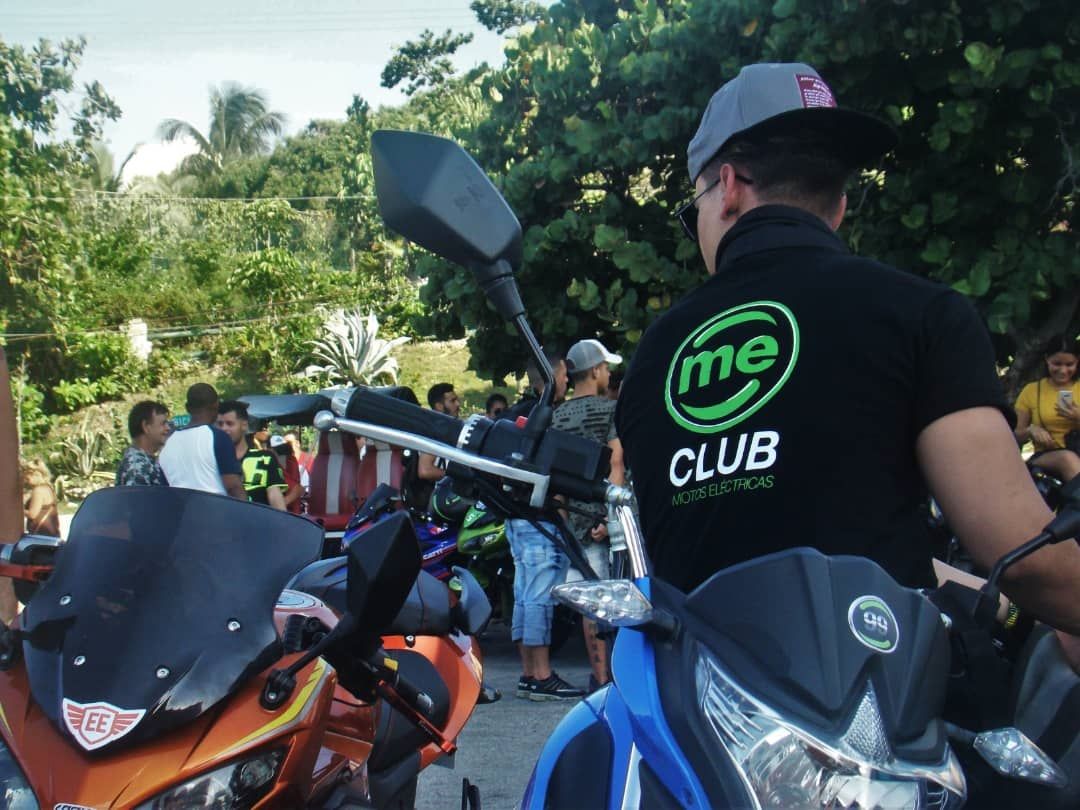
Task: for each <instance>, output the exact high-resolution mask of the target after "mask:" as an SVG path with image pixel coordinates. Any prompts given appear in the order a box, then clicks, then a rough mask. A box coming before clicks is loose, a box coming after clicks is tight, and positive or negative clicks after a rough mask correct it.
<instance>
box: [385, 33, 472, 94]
mask: <svg viewBox="0 0 1080 810" xmlns="http://www.w3.org/2000/svg"><path fill="white" fill-rule="evenodd" d="M472 39H473V35H472V34H455V33H454V32H453V31H451V30H450V29H449V28H448V29H446V32H445V33H443V34H440V35H439V36H437V37H436V36H435V33H434V32H433V31H432V30H431V29H430V28H425V29H424V32H423V33H422V34H421V35H420V39H419V40H412V41H409V42H406V43H405V44H404V45H402V46H401V47H399V48H398V49H397V51H396V52H395V53H394V55H393V56H392V57H391V58H390V61H389V62H387V63H386V67H385V68H383V72H382V86H383V87H390V88H393V87H397V86H398V85H399V84H401V83H402V82H407V84H406V86H405V94H406V95H409V96H411V95H412V94H413V93H415V92H416V91H417V90H419V89H421V88H422V87H436V86H438V85H440V84H442V83H443V82H445V81H446V80H447V78H449V77H450V76H451V75H453V73H454V65H453V64H452V63H451V62H450V58H449V57H451V56H452V55H453V54H454V53H455V52H456V51H457V49H458V48H460V47H461V46H462V45H467V44H468V43H470V42H472Z"/></svg>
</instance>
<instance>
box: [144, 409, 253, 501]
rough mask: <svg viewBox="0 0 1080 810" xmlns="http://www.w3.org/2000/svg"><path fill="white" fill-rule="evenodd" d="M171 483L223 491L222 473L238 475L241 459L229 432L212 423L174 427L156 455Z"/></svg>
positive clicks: (184, 486) (204, 489)
mask: <svg viewBox="0 0 1080 810" xmlns="http://www.w3.org/2000/svg"><path fill="white" fill-rule="evenodd" d="M158 464H159V465H161V469H162V471H163V472H164V473H165V477H166V478H167V479H168V480H169V486H171V487H183V488H184V489H198V490H201V491H203V492H214V493H217V494H218V495H224V494H226V493H225V486H224V485H223V484H222V483H221V476H222V475H230V474H231V475H240V474H241V471H240V462H239V461H238V460H237V458H236V451H235V450H234V449H233V443H232V441H231V440H230V439H229V436H228V434H226V433H225V432H224V431H222V430H218V429H217V428H216V427H213V426H212V425H195V426H194V427H187V428H183V429H181V430H178V431H176V432H175V433H174V434H172V435H171V436H170V437H169V440H168V441H167V442H165V447H164V448H162V450H161V455H159V456H158Z"/></svg>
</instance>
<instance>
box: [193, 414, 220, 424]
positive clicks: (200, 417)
mask: <svg viewBox="0 0 1080 810" xmlns="http://www.w3.org/2000/svg"><path fill="white" fill-rule="evenodd" d="M215 421H217V414H216V413H214V414H210V413H193V414H191V425H192V426H195V425H212V424H214V422H215Z"/></svg>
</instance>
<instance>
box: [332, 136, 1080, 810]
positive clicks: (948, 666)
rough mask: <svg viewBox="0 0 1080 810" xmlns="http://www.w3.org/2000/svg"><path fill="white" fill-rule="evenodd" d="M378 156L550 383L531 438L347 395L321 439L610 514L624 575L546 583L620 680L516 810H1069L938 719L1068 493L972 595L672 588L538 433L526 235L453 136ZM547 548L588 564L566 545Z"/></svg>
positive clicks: (380, 151) (619, 508)
mask: <svg viewBox="0 0 1080 810" xmlns="http://www.w3.org/2000/svg"><path fill="white" fill-rule="evenodd" d="M371 153H372V160H373V167H374V174H375V184H376V191H377V195H378V199H379V206H380V210H381V213H382V215H383V218H384V219H385V221H386V223H387V225H388V226H389V227H390V228H391V229H393V230H395V231H397V232H398V233H400V234H402V235H403V236H405V237H406V238H408V239H409V240H410V241H412V242H414V243H417V244H419V245H421V246H423V247H426V248H428V249H429V250H431V251H433V252H435V253H437V254H439V255H440V256H442V257H444V258H447V259H449V260H451V261H454V262H457V263H459V264H462V265H464V266H466V267H469V268H470V269H471V270H472V271H473V272H474V274H475V276H476V278H477V281H478V284H479V286H480V287H481V288H482V289H483V290H484V291H485V293H486V294H487V295H488V297H489V299H490V301H491V303H492V305H493V306H494V308H495V309H496V310H497V311H499V312H500V314H502V315H503V317H504V318H506V319H507V320H509V321H511V322H513V324H514V325H515V327H516V328H517V330H518V332H519V333H520V335H521V336H522V338H523V339H524V341H525V342H526V343H527V345H528V346H529V348H530V351H531V354H532V356H533V358H534V359H535V360H536V362H537V364H538V367H539V368H540V370H541V373H542V374H543V375H544V378H545V380H546V382H547V385H546V386H545V390H544V396H542V397H541V399H540V401H539V402H538V403H537V405H536V406H535V407H534V408H533V410H532V413H531V414H530V416H529V418H528V420H527V421H523V422H510V421H509V420H503V421H498V422H491V421H490V420H488V419H486V418H484V417H479V416H478V417H472V418H470V419H469V420H467V421H466V422H465V423H464V424H463V423H461V422H459V421H458V420H455V419H452V418H450V417H448V416H446V415H445V414H441V413H437V412H435V411H429V410H422V409H420V408H417V407H415V406H412V405H408V404H406V403H403V402H400V401H397V400H393V399H390V398H388V397H385V396H380V395H379V394H377V393H375V392H373V391H370V390H365V389H358V390H355V391H342V392H340V393H339V394H336V395H335V396H334V398H333V403H332V410H333V412H332V413H331V412H324V413H321V414H319V415H318V416H317V417H316V425H317V426H318V427H320V428H321V429H329V428H337V429H339V430H343V431H346V432H350V433H355V434H357V435H362V436H368V437H371V438H373V439H375V440H378V441H383V442H387V443H390V444H394V445H397V446H402V447H408V448H410V449H413V450H415V451H417V452H424V453H430V454H432V455H436V456H439V457H442V458H443V459H446V460H447V461H448V463H449V466H448V467H447V472H448V475H449V476H450V477H452V478H454V479H455V481H456V483H457V484H459V485H460V487H461V491H466V490H470V489H471V491H470V497H478V498H481V499H482V500H483V501H484V502H485V503H486V504H488V505H489V506H494V507H496V508H497V509H498V510H499V511H500V512H501V513H503V514H508V515H515V516H517V517H521V518H523V519H527V520H534V521H539V520H552V519H553V518H554V517H555V516H556V515H557V514H558V509H559V508H560V507H561V506H562V505H563V504H564V501H563V500H560V498H566V497H568V498H575V499H578V500H584V501H593V502H597V503H605V504H607V506H608V507H609V514H613V515H614V518H615V522H616V523H617V526H618V528H619V529H620V530H621V534H622V536H623V542H624V544H625V552H621V553H624V554H625V557H626V560H625V562H626V563H627V566H628V569H629V577H628V578H626V579H614V580H595V579H593V580H585V581H581V582H575V583H569V584H565V585H561V586H558V587H557V588H555V589H554V593H555V595H556V597H557V598H558V599H559V600H560V601H561V602H562V603H563V604H565V605H567V606H570V607H571V608H573V609H574V610H576V611H577V612H579V613H581V614H583V615H585V616H588V617H589V618H591V619H593V620H595V621H597V622H601V623H606V624H608V625H611V626H614V627H616V628H619V630H618V636H617V639H616V642H615V646H614V651H613V656H612V670H613V674H614V683H613V684H612V685H609V686H607V687H605V688H603V689H601V690H599V691H598V692H596V693H594V694H593V695H591V696H590V697H589V698H587V699H586V700H584V701H582V703H581V704H579V705H578V706H576V707H575V708H574V709H573V710H571V711H570V712H569V713H568V714H567V715H566V716H565V718H564V719H563V721H562V722H561V723H560V724H559V726H558V727H557V728H556V730H555V732H554V733H553V734H552V735H551V737H550V738H549V740H548V742H547V744H546V745H545V746H544V748H543V750H542V751H541V753H540V757H539V759H538V761H537V763H536V766H535V769H534V771H533V775H532V778H531V779H530V782H529V785H528V787H527V790H526V794H525V796H524V798H523V800H522V807H524V808H527V809H528V810H532V808H537V810H539V808H556V809H557V808H564V807H570V808H578V807H581V808H631V807H633V808H638V807H660V808H669V807H682V808H701V809H702V810H705V808H726V807H738V808H747V807H748V808H757V809H758V810H760V809H761V808H769V807H800V808H805V807H811V808H867V809H869V808H890V809H891V808H895V810H900V809H901V808H905V809H910V810H925V809H928V808H935V809H938V810H944V809H946V808H958V807H960V806H961V805H963V804H964V802H965V801H966V800H967V798H968V795H969V787H970V786H971V785H973V784H974V785H976V786H977V787H978V789H979V790H978V793H977V794H976V795H978V797H979V799H980V800H984V799H986V798H988V797H989V798H990V799H991V800H993V799H994V798H1005V797H1006V795H1007V794H1008V791H1009V789H1010V788H1009V785H1013V786H1015V785H1019V786H1021V787H1022V788H1025V789H1027V790H1030V791H1032V792H1031V793H1028V794H1025V796H1026V797H1027V798H1026V800H1023V799H1022V800H1021V804H1020V805H1019V806H1031V807H1034V806H1040V807H1047V806H1055V807H1075V806H1077V805H1076V795H1075V792H1074V791H1073V792H1070V791H1069V790H1067V789H1066V785H1067V784H1068V779H1067V778H1066V776H1065V773H1064V772H1063V771H1062V769H1061V768H1060V767H1059V765H1058V764H1057V763H1056V762H1055V761H1054V759H1053V758H1051V757H1050V756H1047V754H1046V753H1045V752H1044V751H1043V750H1041V749H1040V746H1039V745H1037V744H1035V743H1034V742H1032V740H1031V739H1029V737H1028V736H1026V735H1025V734H1024V733H1023V732H1022V731H1021V730H1020V729H1018V728H1015V727H1011V726H1005V727H992V726H986V727H977V728H976V730H975V731H968V730H967V729H966V728H965V727H962V726H961V725H958V724H957V723H956V722H951V721H949V720H948V719H947V717H948V715H947V714H946V711H947V708H948V707H947V705H946V698H947V696H949V695H950V684H951V683H953V682H954V681H955V680H956V678H958V677H959V678H961V680H960V681H959V683H961V684H963V683H967V681H964V680H962V678H963V677H967V676H969V675H970V674H971V673H970V672H969V670H971V669H972V668H973V667H972V666H965V664H968V665H970V664H971V663H972V662H973V661H974V659H971V661H967V662H965V660H964V659H963V657H962V656H963V650H962V649H961V655H960V659H959V662H958V649H960V648H962V647H963V642H966V641H970V640H972V639H973V638H974V635H972V634H973V633H975V634H976V635H977V632H976V631H978V630H979V629H980V627H981V626H982V625H983V624H984V623H985V622H986V621H987V617H988V616H989V617H990V620H991V621H992V617H993V613H994V612H995V610H996V606H997V603H998V593H997V588H996V585H997V582H998V580H999V579H1000V577H1001V573H1002V572H1003V571H1004V570H1005V569H1006V568H1007V567H1008V566H1009V565H1011V564H1012V563H1014V562H1016V561H1017V560H1019V559H1020V558H1022V557H1024V556H1026V555H1027V554H1030V553H1032V552H1034V551H1036V550H1037V549H1038V548H1040V547H1042V546H1043V545H1046V544H1048V543H1054V542H1061V541H1063V540H1065V539H1067V538H1069V537H1073V536H1075V535H1076V534H1077V533H1080V481H1078V482H1077V486H1076V487H1075V490H1077V491H1074V492H1072V493H1071V494H1068V493H1067V497H1068V498H1072V499H1074V500H1075V502H1076V508H1073V509H1065V510H1063V511H1062V512H1061V513H1060V514H1059V515H1058V517H1057V518H1056V519H1055V521H1054V522H1052V523H1051V524H1050V525H1048V526H1047V528H1046V529H1045V530H1044V532H1043V533H1042V534H1040V535H1039V537H1037V538H1035V539H1033V540H1032V541H1030V542H1029V543H1028V544H1026V545H1025V546H1022V547H1020V548H1019V549H1017V550H1016V551H1014V552H1012V553H1010V554H1009V555H1007V556H1006V557H1005V558H1003V559H1002V560H1001V561H1000V562H999V563H998V565H997V566H996V567H995V569H994V571H993V572H992V573H991V576H990V578H989V580H988V581H987V584H986V585H985V586H984V587H983V588H982V589H981V590H979V591H976V590H970V589H965V588H959V587H958V588H952V589H949V588H947V587H944V586H943V587H942V588H941V589H939V592H936V593H935V594H930V595H928V594H924V593H921V592H918V591H915V590H912V589H908V588H904V587H902V586H900V585H899V584H897V583H896V582H895V581H894V580H893V579H892V578H891V577H890V576H889V575H888V574H887V573H886V572H885V571H884V570H883V569H881V568H880V567H879V566H877V565H876V564H875V563H873V562H871V561H869V560H866V559H863V558H857V557H844V556H838V557H827V556H825V555H822V554H820V553H819V552H817V551H814V550H812V549H806V548H796V549H791V550H787V551H784V552H780V553H777V554H772V555H768V556H764V557H761V558H758V559H754V560H751V561H748V562H745V563H742V564H740V565H736V566H732V567H730V568H727V569H725V570H723V571H720V572H718V573H716V574H715V575H713V576H712V577H711V578H710V579H709V580H707V581H706V582H705V583H704V584H702V585H701V586H700V587H698V588H697V589H695V590H694V591H693V592H691V593H690V594H684V593H682V592H680V591H678V590H677V589H675V588H673V587H671V586H669V585H667V584H666V583H664V582H663V581H662V580H659V579H657V578H655V577H653V576H652V575H651V573H650V568H649V561H648V558H647V555H646V553H645V545H644V542H643V538H642V537H641V533H640V529H639V527H638V524H637V521H636V518H635V516H634V514H633V511H632V502H633V496H632V493H631V492H630V491H629V490H627V489H624V488H622V487H617V486H613V485H610V484H609V483H608V482H607V481H606V480H605V476H606V474H607V471H608V469H609V451H608V450H607V448H606V447H603V446H601V445H599V444H596V443H594V442H590V441H588V440H586V439H582V438H579V437H576V436H572V435H569V434H565V433H562V432H560V431H557V430H552V429H550V424H551V404H552V403H551V392H552V390H553V387H554V386H553V384H552V383H553V375H552V373H551V369H550V366H549V365H548V364H547V363H546V361H545V360H544V357H543V353H542V351H541V349H540V346H539V342H538V341H537V340H536V338H535V336H534V334H533V333H532V330H531V328H530V327H529V324H528V321H527V320H526V318H525V310H524V306H523V305H522V303H521V299H520V295H519V293H518V289H517V286H516V284H515V282H514V279H513V270H514V268H515V266H516V265H517V264H518V263H519V262H520V258H521V250H522V237H521V229H520V225H519V224H518V222H517V220H516V218H515V217H514V215H513V213H512V212H511V211H510V210H509V208H508V207H507V206H506V203H505V201H504V200H503V199H502V198H501V196H500V195H499V194H498V192H497V191H496V190H495V189H494V187H493V186H492V185H491V183H490V181H489V180H488V179H487V177H486V175H485V174H484V172H483V171H482V170H481V169H480V168H479V167H478V166H477V165H476V164H475V163H474V162H473V161H472V159H471V158H469V157H468V155H466V154H465V153H464V152H463V151H462V150H461V149H460V147H458V146H456V145H455V144H453V143H451V142H449V141H446V140H444V139H441V138H435V137H433V136H428V135H423V134H419V133H407V132H377V133H376V134H375V135H374V136H373V138H372V147H371ZM702 530H703V531H704V530H706V527H703V529H702ZM553 540H554V541H555V542H563V543H564V544H565V545H566V551H567V553H569V554H570V555H571V557H572V558H573V557H574V556H575V553H576V554H577V555H579V556H580V549H575V547H574V541H573V538H569V539H565V538H564V540H562V541H559V540H558V538H553ZM580 567H581V566H579V568H580ZM617 567H618V566H617ZM617 567H616V568H617ZM581 570H587V566H586V567H585V568H581ZM930 596H934V597H935V600H936V601H931V598H929V597H930ZM973 628H974V630H973ZM958 640H959V641H960V642H961V644H960V645H959V647H958V645H957V641H958ZM1050 640H1051V641H1052V638H1051V639H1050ZM1039 643H1041V641H1040V642H1039ZM991 649H993V647H991ZM984 662H985V659H984ZM958 663H959V664H960V665H961V666H960V669H957V664H958ZM1063 666H1065V665H1064V664H1063V662H1062V661H1061V660H1060V656H1059V657H1058V658H1057V659H1054V658H1053V655H1052V651H1051V653H1050V654H1046V651H1045V648H1043V651H1042V652H1040V651H1038V650H1035V651H1033V652H1032V655H1031V658H1030V659H1029V663H1028V665H1027V666H1026V670H1025V667H1023V666H1021V667H1020V668H1018V673H1022V674H1023V677H1022V678H1021V680H1022V681H1023V680H1027V677H1026V676H1027V674H1028V673H1029V672H1034V673H1036V674H1034V675H1033V676H1032V680H1033V682H1034V683H1033V685H1032V686H1031V688H1028V689H1026V690H1025V689H1024V688H1021V690H1020V696H1019V697H1018V698H1016V700H1015V704H1016V705H1015V706H1010V709H1012V710H1015V711H1014V712H1013V713H1014V716H1017V717H1019V716H1020V715H1022V714H1023V709H1022V707H1023V706H1025V705H1026V706H1029V707H1030V706H1039V704H1040V700H1041V699H1042V696H1043V695H1044V690H1043V686H1042V684H1043V683H1045V682H1047V681H1049V680H1053V679H1054V678H1055V677H1056V676H1058V675H1064V673H1063V671H1062V669H1061V668H1062V667H1063ZM976 674H978V673H976ZM971 682H972V683H980V684H981V682H979V681H978V679H975V680H973V681H971ZM1069 683H1070V684H1075V683H1076V681H1075V678H1073V680H1072V681H1071V682H1069ZM1070 688H1071V686H1070ZM1076 691H1077V693H1078V694H1080V690H1076ZM1070 694H1071V693H1070ZM1025 695H1026V698H1025ZM1025 700H1026V703H1025ZM998 708H1001V707H1000V706H988V707H987V709H988V710H989V709H998ZM1042 708H1043V709H1045V702H1043V705H1042ZM1035 713H1036V712H1032V714H1035ZM1049 714H1050V716H1051V717H1052V716H1053V712H1051V713H1049ZM1041 715H1042V716H1043V718H1044V719H1045V717H1046V716H1047V712H1045V711H1043V712H1041ZM1066 716H1069V715H1068V714H1066ZM1029 727H1031V726H1029ZM1051 731H1053V732H1054V733H1053V734H1051V733H1050V732H1051ZM1075 738H1076V726H1075V723H1073V724H1071V726H1070V727H1069V728H1066V729H1050V730H1047V731H1046V733H1045V734H1043V735H1041V736H1040V737H1039V739H1040V741H1043V740H1047V741H1050V740H1053V741H1054V742H1055V744H1058V745H1060V747H1061V749H1062V751H1063V752H1064V754H1063V756H1064V758H1065V759H1067V760H1068V762H1069V767H1068V770H1069V771H1070V772H1072V773H1078V772H1080V767H1073V766H1076V765H1077V762H1076V759H1077V757H1078V756H1080V744H1077V743H1076V740H1075ZM1076 781H1078V780H1074V785H1075V783H1076ZM1010 800H1012V797H1010Z"/></svg>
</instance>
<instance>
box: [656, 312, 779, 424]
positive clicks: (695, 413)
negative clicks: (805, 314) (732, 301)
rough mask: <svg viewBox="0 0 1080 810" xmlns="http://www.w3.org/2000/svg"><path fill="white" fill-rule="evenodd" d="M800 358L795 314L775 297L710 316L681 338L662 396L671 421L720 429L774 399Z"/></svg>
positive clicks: (737, 421)
mask: <svg viewBox="0 0 1080 810" xmlns="http://www.w3.org/2000/svg"><path fill="white" fill-rule="evenodd" d="M798 357H799V326H798V324H797V323H796V322H795V316H794V315H793V314H792V313H791V310H789V309H788V308H787V307H785V306H784V305H783V304H779V303H777V302H776V301H754V302H753V303H749V304H741V305H739V306H737V307H732V308H731V309H729V310H727V311H725V312H721V313H720V314H719V315H714V316H713V317H711V318H709V320H707V321H705V323H703V324H701V325H700V326H698V327H697V329H695V330H694V331H693V332H691V333H690V335H689V337H687V338H686V340H684V341H683V342H682V345H681V346H679V349H678V351H676V352H675V356H674V357H673V358H672V360H671V367H670V368H669V369H668V377H667V387H666V389H665V392H664V397H665V399H666V402H667V410H668V413H669V414H671V418H672V419H674V420H675V422H676V423H678V424H679V425H681V426H682V427H684V428H686V429H687V430H691V431H693V432H694V433H719V432H720V431H722V430H727V429H728V428H730V427H732V426H734V425H737V424H738V423H739V422H741V421H743V420H744V419H746V418H747V417H748V416H750V415H751V414H753V413H755V412H756V411H757V410H758V409H759V408H761V406H763V405H764V404H765V403H766V402H768V401H769V400H770V399H772V398H773V396H775V395H776V393H777V392H778V391H779V390H780V389H781V388H782V387H783V385H784V383H785V382H787V380H788V377H790V376H791V372H792V370H793V369H794V368H795V361H796V360H797V359H798Z"/></svg>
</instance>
